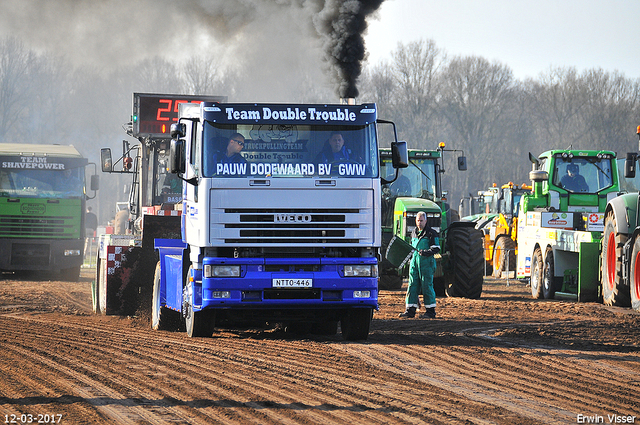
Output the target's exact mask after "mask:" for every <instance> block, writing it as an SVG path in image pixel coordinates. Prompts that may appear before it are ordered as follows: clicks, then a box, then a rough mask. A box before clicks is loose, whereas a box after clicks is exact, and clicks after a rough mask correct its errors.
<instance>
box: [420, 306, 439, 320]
mask: <svg viewBox="0 0 640 425" xmlns="http://www.w3.org/2000/svg"><path fill="white" fill-rule="evenodd" d="M420 318H421V319H435V318H436V308H435V307H429V308H428V309H427V311H426V312H425V313H424V314H421V315H420Z"/></svg>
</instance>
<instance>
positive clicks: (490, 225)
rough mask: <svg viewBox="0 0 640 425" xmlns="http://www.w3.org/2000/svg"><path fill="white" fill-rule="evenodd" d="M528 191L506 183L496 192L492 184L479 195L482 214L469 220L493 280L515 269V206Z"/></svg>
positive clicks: (529, 189) (524, 187) (527, 187)
mask: <svg viewBox="0 0 640 425" xmlns="http://www.w3.org/2000/svg"><path fill="white" fill-rule="evenodd" d="M530 191H531V186H530V185H527V184H522V185H520V186H517V185H515V184H514V183H513V182H509V183H507V184H504V185H502V186H501V187H499V188H498V187H497V185H496V184H495V183H494V185H493V187H490V188H489V189H488V190H487V191H485V192H483V193H482V197H483V198H484V201H485V202H484V203H485V212H484V214H478V215H476V216H474V217H473V218H471V219H472V220H473V221H475V222H476V228H477V229H479V230H481V231H482V233H483V235H484V258H485V262H486V270H487V273H492V274H493V276H496V277H501V276H502V273H503V272H510V271H515V269H516V253H517V245H516V234H517V214H518V202H519V201H520V197H521V196H522V194H523V193H525V192H530ZM465 219H469V218H465Z"/></svg>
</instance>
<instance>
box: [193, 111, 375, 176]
mask: <svg viewBox="0 0 640 425" xmlns="http://www.w3.org/2000/svg"><path fill="white" fill-rule="evenodd" d="M375 131H376V130H375V124H369V125H350V126H345V125H246V124H238V125H229V124H218V123H214V122H210V121H205V124H204V132H203V143H202V145H203V149H202V155H203V161H202V162H203V166H202V174H203V175H204V176H205V177H314V176H315V177H332V178H334V177H335V178H357V177H377V176H378V164H377V151H378V146H377V144H376V136H375Z"/></svg>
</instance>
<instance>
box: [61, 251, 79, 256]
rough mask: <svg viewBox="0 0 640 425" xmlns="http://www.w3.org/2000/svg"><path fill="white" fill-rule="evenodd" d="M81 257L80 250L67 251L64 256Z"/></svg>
mask: <svg viewBox="0 0 640 425" xmlns="http://www.w3.org/2000/svg"><path fill="white" fill-rule="evenodd" d="M79 255H80V250H79V249H65V250H64V256H65V257H78V256H79Z"/></svg>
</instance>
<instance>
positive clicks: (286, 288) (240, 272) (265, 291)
mask: <svg viewBox="0 0 640 425" xmlns="http://www.w3.org/2000/svg"><path fill="white" fill-rule="evenodd" d="M382 122H383V121H378V120H377V111H376V105H375V104H363V105H346V104H333V105H331V104H329V105H324V104H322V105H315V104H313V105H312V104H304V105H291V104H255V103H242V104H241V103H216V102H203V103H201V104H181V105H180V109H179V118H178V122H177V123H176V124H174V125H173V126H172V128H171V133H172V137H173V140H172V142H171V154H170V161H169V164H170V165H169V167H170V171H171V172H172V173H174V174H176V175H177V176H178V177H180V178H181V179H182V181H183V186H182V214H181V234H182V239H181V240H177V239H156V240H155V246H156V249H157V251H158V254H159V256H158V258H159V261H158V263H157V266H156V271H155V277H154V285H153V301H152V327H153V328H154V329H167V328H171V327H174V326H175V324H176V323H178V324H181V323H184V325H185V327H186V331H187V334H188V335H189V336H192V337H193V336H210V335H211V334H212V332H213V330H214V327H215V326H216V325H224V324H227V323H231V324H237V323H254V324H255V323H262V324H264V323H270V324H280V325H283V326H285V328H288V329H291V330H293V331H294V332H300V333H302V332H311V333H318V334H324V335H333V334H336V333H337V330H338V324H340V327H341V332H342V335H343V337H344V338H345V339H346V340H360V339H366V338H367V337H368V334H369V328H370V323H371V319H372V315H373V311H374V310H375V309H377V308H378V261H379V248H380V244H381V217H380V212H381V208H380V203H381V189H380V188H381V181H380V173H379V164H380V160H379V156H378V155H379V153H378V152H379V151H378V147H379V146H378V137H377V135H378V124H379V123H382ZM384 123H387V124H391V125H393V123H390V122H384ZM393 130H394V131H393V134H394V137H393V138H394V140H393V141H392V142H391V145H392V151H393V152H394V160H393V162H394V164H395V166H396V167H398V168H400V167H406V165H407V153H406V152H407V149H406V143H405V142H398V141H397V136H396V133H395V125H393ZM336 135H340V137H338V138H339V139H342V142H338V143H334V142H333V141H332V142H331V143H330V139H335V138H336V137H337V136H336ZM235 144H238V145H239V146H235ZM230 145H234V146H235V152H238V151H239V153H240V157H238V156H234V157H229V156H227V153H230V152H231V151H232V150H233V149H228V148H229V146H230ZM336 148H337V149H336ZM183 320H184V321H183Z"/></svg>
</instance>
